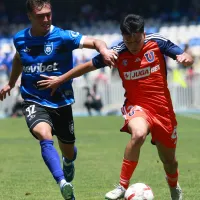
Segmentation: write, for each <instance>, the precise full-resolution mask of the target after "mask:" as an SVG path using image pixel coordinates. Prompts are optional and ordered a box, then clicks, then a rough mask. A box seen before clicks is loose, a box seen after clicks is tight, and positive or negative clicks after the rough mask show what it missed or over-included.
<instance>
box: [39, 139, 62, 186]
mask: <svg viewBox="0 0 200 200" xmlns="http://www.w3.org/2000/svg"><path fill="white" fill-rule="evenodd" d="M40 146H41V153H42V157H43V160H44V162H45V163H46V165H47V167H48V168H49V171H50V172H51V174H52V175H53V177H54V179H55V180H56V182H57V183H58V182H60V181H61V180H62V179H65V177H64V173H63V170H62V168H61V165H60V157H59V155H58V152H57V151H56V149H55V147H54V146H53V140H42V141H40Z"/></svg>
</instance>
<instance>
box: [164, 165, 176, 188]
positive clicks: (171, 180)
mask: <svg viewBox="0 0 200 200" xmlns="http://www.w3.org/2000/svg"><path fill="white" fill-rule="evenodd" d="M178 174H179V173H178V169H177V171H176V173H175V174H169V173H167V172H166V179H167V182H168V184H169V186H170V187H176V186H177V182H178Z"/></svg>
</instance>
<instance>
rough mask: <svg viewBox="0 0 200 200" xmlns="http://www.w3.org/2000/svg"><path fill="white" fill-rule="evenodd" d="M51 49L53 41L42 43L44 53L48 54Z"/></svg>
mask: <svg viewBox="0 0 200 200" xmlns="http://www.w3.org/2000/svg"><path fill="white" fill-rule="evenodd" d="M52 51H53V42H50V43H47V44H45V45H44V53H46V54H47V55H50V54H51V53H52Z"/></svg>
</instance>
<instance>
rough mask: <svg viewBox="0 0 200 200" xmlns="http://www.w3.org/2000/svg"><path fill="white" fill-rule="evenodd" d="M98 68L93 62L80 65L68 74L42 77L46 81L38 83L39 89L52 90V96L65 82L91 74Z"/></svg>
mask: <svg viewBox="0 0 200 200" xmlns="http://www.w3.org/2000/svg"><path fill="white" fill-rule="evenodd" d="M96 69H97V68H96V67H95V66H94V65H93V62H92V60H90V61H88V62H86V63H83V64H80V65H78V66H76V67H74V68H73V69H71V70H70V71H68V72H67V73H65V74H63V75H61V76H45V75H41V76H42V77H44V78H45V80H41V81H38V82H37V85H38V87H40V88H42V89H47V88H52V92H51V95H53V94H54V92H55V91H56V89H57V88H58V87H59V86H60V85H61V84H62V83H64V82H66V81H69V80H70V79H73V78H76V77H79V76H82V75H83V74H85V73H88V72H91V71H94V70H96Z"/></svg>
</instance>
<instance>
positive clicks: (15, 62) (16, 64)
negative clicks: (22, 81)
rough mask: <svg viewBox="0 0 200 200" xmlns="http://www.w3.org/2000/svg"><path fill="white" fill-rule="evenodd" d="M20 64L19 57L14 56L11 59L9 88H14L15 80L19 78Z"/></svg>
mask: <svg viewBox="0 0 200 200" xmlns="http://www.w3.org/2000/svg"><path fill="white" fill-rule="evenodd" d="M22 69H23V67H22V63H21V61H20V58H19V55H17V54H15V56H14V58H13V64H12V71H11V75H10V79H9V83H8V84H9V85H10V86H11V87H14V86H15V83H16V81H17V79H18V78H19V76H20V74H21V73H22Z"/></svg>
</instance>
